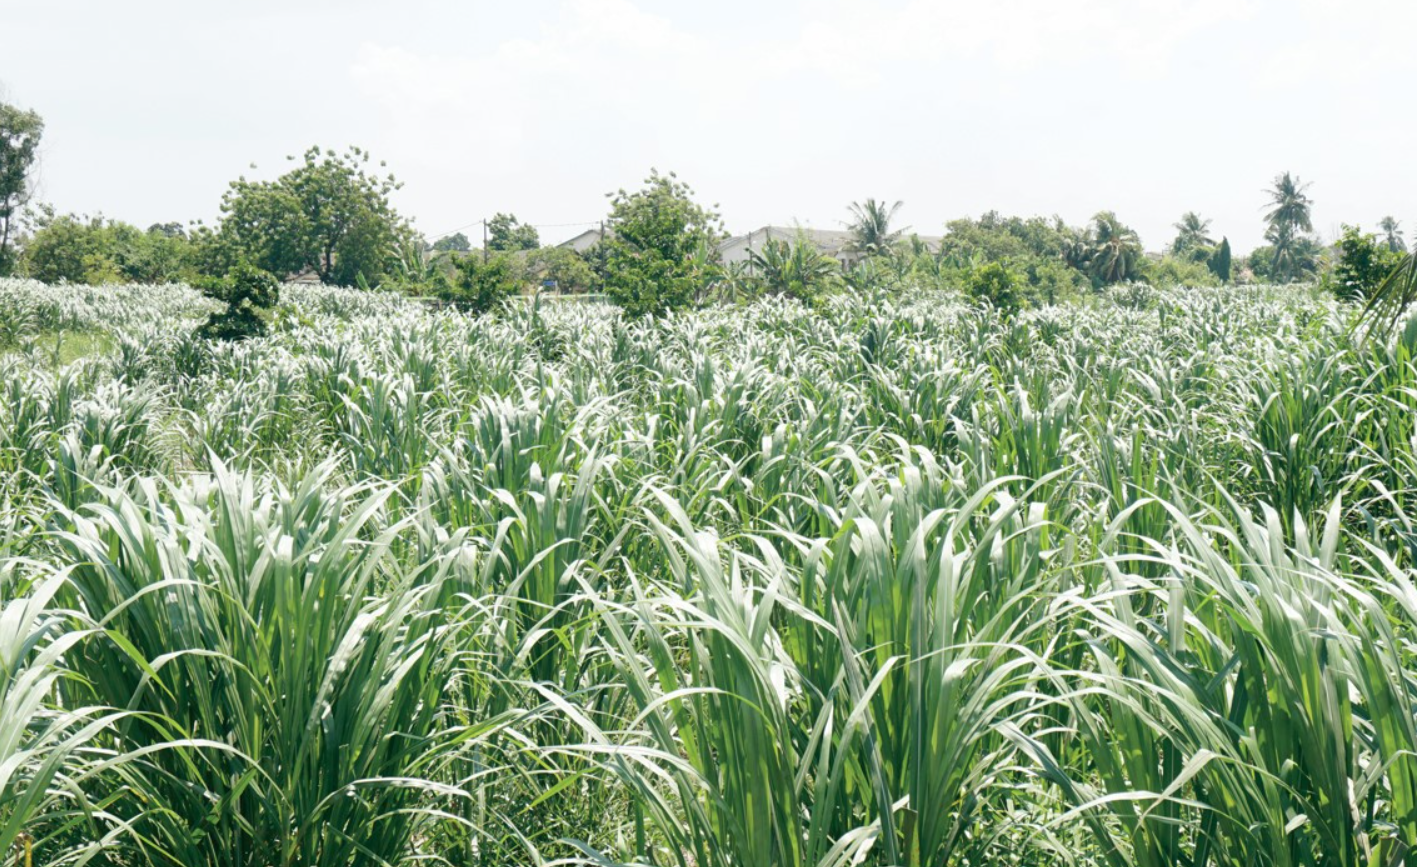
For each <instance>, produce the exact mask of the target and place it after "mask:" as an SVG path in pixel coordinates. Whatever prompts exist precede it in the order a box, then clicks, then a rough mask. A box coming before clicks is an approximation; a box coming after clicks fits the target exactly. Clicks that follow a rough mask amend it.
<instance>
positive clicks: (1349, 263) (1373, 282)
mask: <svg viewBox="0 0 1417 867" xmlns="http://www.w3.org/2000/svg"><path fill="white" fill-rule="evenodd" d="M1334 246H1335V251H1336V258H1335V260H1334V263H1333V267H1332V268H1330V269H1329V270H1327V271H1326V272H1324V275H1323V278H1322V280H1321V281H1320V283H1321V285H1322V286H1323V287H1324V288H1325V289H1327V290H1328V291H1330V292H1332V293H1333V294H1335V295H1337V296H1338V297H1340V298H1355V299H1367V298H1368V297H1369V296H1370V295H1372V293H1373V290H1374V289H1376V288H1378V285H1379V284H1381V283H1382V282H1383V279H1384V278H1385V277H1387V275H1389V274H1391V273H1392V272H1393V269H1394V268H1396V267H1397V266H1398V263H1399V262H1401V261H1402V254H1401V253H1395V252H1393V251H1392V250H1390V249H1389V248H1388V247H1387V245H1385V244H1383V243H1381V242H1380V241H1379V240H1378V237H1377V236H1376V235H1367V234H1364V233H1363V232H1362V231H1361V230H1360V229H1359V228H1358V227H1357V226H1344V227H1343V236H1342V237H1341V238H1339V239H1338V243H1337V244H1336V245H1334Z"/></svg>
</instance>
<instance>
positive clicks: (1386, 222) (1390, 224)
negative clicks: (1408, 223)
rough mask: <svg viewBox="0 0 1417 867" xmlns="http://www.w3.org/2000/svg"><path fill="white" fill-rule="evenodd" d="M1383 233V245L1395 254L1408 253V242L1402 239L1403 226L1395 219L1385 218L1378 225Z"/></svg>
mask: <svg viewBox="0 0 1417 867" xmlns="http://www.w3.org/2000/svg"><path fill="white" fill-rule="evenodd" d="M1378 228H1379V229H1380V230H1382V233H1383V243H1384V244H1386V245H1387V248H1388V249H1389V250H1391V251H1392V252H1394V253H1406V252H1407V242H1406V241H1404V240H1403V238H1402V224H1401V223H1399V222H1398V221H1397V218H1395V217H1390V216H1389V217H1383V218H1382V221H1381V222H1379V223H1378Z"/></svg>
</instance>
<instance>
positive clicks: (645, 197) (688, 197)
mask: <svg viewBox="0 0 1417 867" xmlns="http://www.w3.org/2000/svg"><path fill="white" fill-rule="evenodd" d="M693 195H694V191H693V190H692V189H691V188H690V187H689V186H688V185H687V184H685V183H683V182H682V181H680V180H679V179H678V177H677V176H676V175H675V174H674V173H673V172H670V173H669V174H667V175H662V174H660V173H659V172H658V171H655V170H651V171H650V174H649V177H648V178H646V179H645V186H644V188H643V189H641V190H638V191H636V192H633V193H629V192H626V191H625V190H623V189H622V190H620V191H618V192H616V193H614V194H612V196H611V207H610V218H609V220H608V221H607V228H608V231H607V233H606V235H607V237H606V238H605V240H604V241H603V242H602V244H603V251H602V254H603V256H604V266H603V267H604V271H605V292H606V294H607V295H609V296H610V298H611V299H612V300H613V301H615V303H617V304H619V305H620V306H621V307H622V308H624V310H625V312H626V313H627V314H628V315H630V316H643V315H646V314H651V315H661V314H663V313H665V312H667V311H669V310H674V309H677V308H681V307H687V306H688V305H689V304H691V303H693V302H694V300H695V299H696V298H697V297H698V295H699V293H700V292H702V291H704V290H706V289H707V288H708V287H709V285H710V284H712V282H713V280H714V278H715V276H716V275H717V273H718V268H717V266H718V243H719V241H721V240H722V238H723V228H722V222H721V221H720V220H719V216H718V213H717V212H716V211H714V210H712V209H708V208H704V207H702V206H700V205H698V204H696V203H695V202H694V200H693Z"/></svg>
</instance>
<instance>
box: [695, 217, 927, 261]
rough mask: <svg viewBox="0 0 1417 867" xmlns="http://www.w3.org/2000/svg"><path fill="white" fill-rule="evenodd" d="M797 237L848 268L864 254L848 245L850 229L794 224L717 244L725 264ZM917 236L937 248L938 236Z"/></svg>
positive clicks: (735, 236) (765, 228) (759, 231)
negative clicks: (770, 244)
mask: <svg viewBox="0 0 1417 867" xmlns="http://www.w3.org/2000/svg"><path fill="white" fill-rule="evenodd" d="M799 237H801V238H805V239H806V240H807V241H809V242H811V243H812V244H813V245H814V246H816V248H817V249H818V250H820V251H821V252H822V253H823V254H824V255H826V256H830V257H831V258H833V259H835V260H836V261H837V262H838V263H840V264H841V267H842V268H850V267H851V266H852V265H855V264H856V263H857V262H859V261H861V259H863V258H864V254H862V253H861V252H860V251H858V250H853V249H852V248H851V232H849V231H847V230H845V229H805V228H799V227H796V226H763V227H762V228H761V229H754V230H753V231H751V232H749V233H748V234H746V235H734V236H733V237H731V238H729V239H728V240H727V241H724V242H723V243H722V244H720V245H719V247H718V253H719V256H720V257H722V259H723V262H724V264H731V263H733V262H746V261H748V254H749V253H758V254H761V253H762V252H763V247H765V246H766V245H767V243H768V241H777V242H779V243H783V244H791V243H792V242H794V241H796V240H797V239H798V238H799ZM908 237H909V236H905V237H902V241H905V240H908ZM919 237H920V240H921V241H922V242H924V243H925V245H926V246H927V247H929V248H930V249H931V250H938V249H940V239H939V237H935V236H931V237H925V236H919Z"/></svg>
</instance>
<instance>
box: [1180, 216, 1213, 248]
mask: <svg viewBox="0 0 1417 867" xmlns="http://www.w3.org/2000/svg"><path fill="white" fill-rule="evenodd" d="M1174 228H1175V229H1176V240H1175V241H1173V242H1171V252H1172V253H1174V254H1175V255H1177V256H1186V255H1192V254H1195V253H1196V251H1199V250H1204V249H1205V248H1207V247H1213V246H1215V239H1214V238H1212V237H1210V220H1206V219H1202V218H1201V215H1200V214H1197V213H1196V212H1195V211H1187V212H1186V213H1184V214H1182V215H1181V221H1180V222H1178V223H1175V224H1174Z"/></svg>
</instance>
